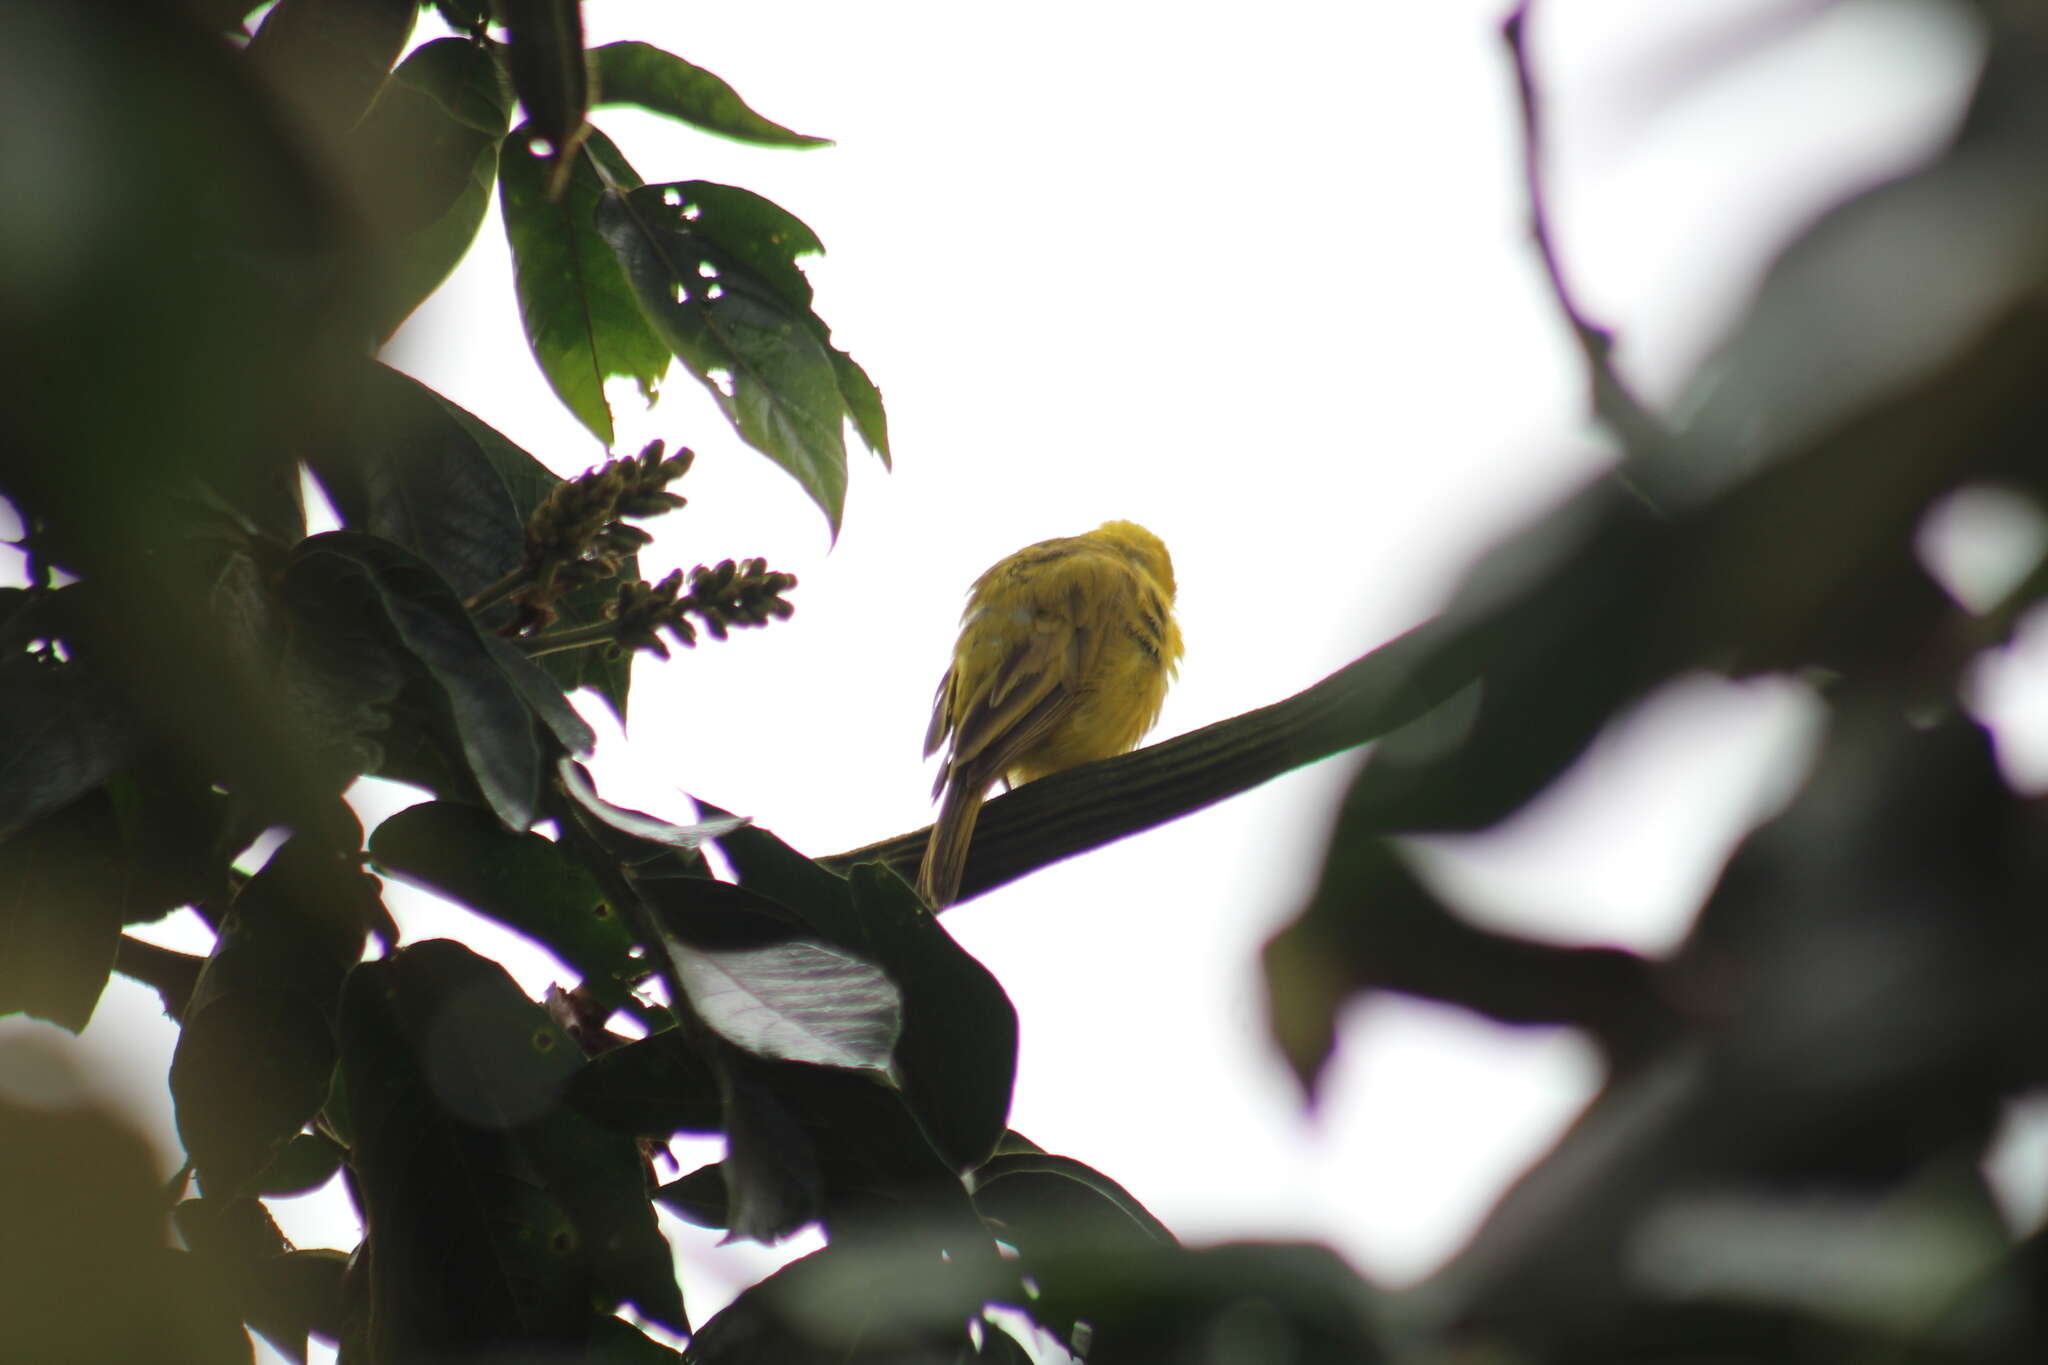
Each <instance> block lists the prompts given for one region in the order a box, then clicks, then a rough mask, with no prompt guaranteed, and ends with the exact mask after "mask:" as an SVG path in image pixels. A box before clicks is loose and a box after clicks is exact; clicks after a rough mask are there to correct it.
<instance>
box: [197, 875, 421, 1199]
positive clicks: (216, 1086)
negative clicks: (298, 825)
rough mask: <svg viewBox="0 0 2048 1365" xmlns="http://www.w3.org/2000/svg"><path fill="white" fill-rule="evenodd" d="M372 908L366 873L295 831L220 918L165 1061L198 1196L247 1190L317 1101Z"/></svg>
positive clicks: (376, 910)
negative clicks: (344, 988) (340, 1002)
mask: <svg viewBox="0 0 2048 1365" xmlns="http://www.w3.org/2000/svg"><path fill="white" fill-rule="evenodd" d="M381 914H382V901H381V900H380V898H379V890H378V884H377V882H376V879H375V878H373V877H370V876H368V875H366V874H364V873H363V872H362V871H360V870H359V869H357V868H356V867H354V866H353V863H352V860H351V859H350V858H349V857H348V856H347V855H346V854H343V855H337V854H336V853H335V852H334V851H332V850H330V849H327V848H325V847H324V846H322V845H321V844H320V843H319V842H318V841H317V840H315V839H311V838H308V837H307V836H304V835H299V836H295V837H293V838H292V839H290V840H288V841H287V842H286V843H285V844H284V846H283V847H281V848H280V849H278V851H277V852H276V853H275V854H273V855H272V856H271V859H270V861H269V862H268V863H265V864H264V866H263V869H262V870H261V871H260V872H258V873H257V874H256V875H255V876H254V877H252V878H250V879H249V881H248V882H247V883H246V884H245V885H244V886H243V887H242V889H241V892H240V893H239V894H238V895H237V896H236V897H235V901H234V904H233V906H232V907H231V908H230V910H229V912H228V914H227V915H226V916H224V917H223V918H222V920H221V926H220V936H219V939H218V940H217V942H216V943H215V945H214V950H213V954H212V955H211V956H210V957H209V958H208V959H207V962H206V967H205V969H204V970H203V971H202V972H201V973H200V976H199V981H198V984H197V985H196V986H195V987H194V988H193V992H192V999H191V1002H190V1003H189V1004H188V1005H187V1006H186V1009H185V1018H184V1028H183V1029H182V1031H181V1032H180V1033H179V1035H178V1047H177V1051H176V1053H175V1054H174V1055H173V1056H172V1059H171V1095H172V1098H173V1099H174V1100H175V1101H176V1102H177V1117H178V1134H179V1136H180V1137H181V1138H183V1139H184V1143H185V1150H186V1151H187V1152H188V1153H189V1154H190V1155H191V1157H192V1164H193V1166H194V1167H195V1168H196V1169H197V1171H198V1172H199V1178H200V1182H201V1184H202V1186H203V1187H204V1188H205V1190H206V1193H207V1196H208V1197H209V1199H212V1200H215V1201H224V1200H227V1199H231V1198H233V1197H234V1196H237V1195H241V1194H245V1193H249V1192H251V1191H253V1190H254V1189H255V1187H256V1185H257V1183H258V1181H259V1180H260V1178H261V1177H262V1175H263V1173H264V1171H265V1170H266V1169H267V1168H269V1167H270V1166H271V1164H272V1163H273V1162H274V1161H275V1160H276V1159H277V1155H278V1153H279V1151H280V1150H281V1149H282V1148H283V1147H284V1146H285V1144H286V1143H287V1142H288V1141H289V1140H290V1139H291V1138H292V1137H293V1135H295V1134H296V1133H298V1131H299V1130H300V1129H301V1128H302V1127H304V1126H305V1124H306V1123H307V1122H308V1121H309V1120H311V1119H312V1117H313V1115H314V1114H315V1113H317V1112H318V1111H319V1109H320V1106H321V1104H322V1102H324V1101H325V1099H326V1098H327V1092H328V1087H329V1084H330V1082H331V1080H332V1078H333V1071H334V1061H335V1053H334V1036H333V1018H334V1012H335V1009H336V1001H337V998H338V996H339V993H340V990H341V982H342V978H343V976H344V974H345V973H347V971H348V970H349V968H350V966H351V965H352V964H353V963H354V962H355V961H356V960H357V958H359V957H360V956H361V955H362V951H363V944H364V942H365V941H366V939H367V937H368V931H369V928H370V926H371V925H372V924H373V923H376V922H377V921H378V919H379V918H380V917H381Z"/></svg>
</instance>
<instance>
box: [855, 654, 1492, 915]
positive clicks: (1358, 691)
mask: <svg viewBox="0 0 2048 1365" xmlns="http://www.w3.org/2000/svg"><path fill="white" fill-rule="evenodd" d="M1444 631H1445V627H1444V626H1443V625H1442V624H1441V623H1440V622H1438V621H1429V622H1425V623H1423V624H1422V625H1420V626H1417V627H1415V628H1414V629H1413V630H1410V631H1409V632H1407V633H1406V634H1404V635H1400V636H1397V637H1396V638H1394V639H1393V640H1391V641H1389V642H1388V643H1386V644H1384V645H1381V646H1380V647H1379V648H1378V649H1375V650H1373V651H1372V652H1371V653H1370V654H1367V655H1365V656H1364V657H1363V658H1360V659H1356V660H1354V661H1352V662H1351V663H1349V664H1346V665H1345V666H1344V667H1343V668H1340V669H1338V670H1337V671H1336V672H1335V673H1332V674H1331V675H1330V676H1329V677H1327V678H1325V679H1323V680H1322V681H1321V682H1319V683H1317V684H1316V685H1315V686H1313V687H1311V688H1309V689H1308V690H1306V691H1304V692H1299V693H1296V694H1295V695H1294V696H1292V697H1289V698H1288V699H1287V700H1285V701H1281V702H1275V703H1274V704H1273V705H1271V706H1266V707H1261V708H1260V709H1259V710H1256V711H1249V712H1246V713H1245V714H1244V715H1241V716H1233V717H1232V718H1231V719H1229V720H1225V721H1218V722H1217V723H1216V724H1214V725H1210V726H1207V727H1205V728H1203V729H1200V730H1196V731H1195V732H1193V733H1192V734H1186V735H1182V736H1180V737H1179V738H1177V739H1170V740H1167V741H1165V742H1164V743H1161V744H1154V745H1152V746H1151V747H1149V748H1145V749H1139V750H1137V751H1136V752H1134V753H1128V754H1124V755H1122V756H1121V757H1118V758H1112V759H1106V760H1104V761H1102V762H1100V763H1089V764H1085V765H1083V766H1082V767H1079V768H1072V769H1069V770H1068V771H1066V772H1063V773H1055V774H1053V775H1052V776H1051V777H1045V778H1040V779H1039V780H1038V781H1036V782H1029V783H1026V784H1025V785H1023V786H1021V787H1019V788H1017V789H1016V790H1015V791H1013V792H1010V793H1009V794H1008V795H1005V796H1000V797H997V798H996V799H995V800H993V801H990V802H989V803H988V804H987V805H986V806H984V807H982V811H981V818H980V820H979V822H978V823H977V824H976V825H975V829H974V843H973V845H972V846H971V847H970V848H969V849H968V852H967V869H966V873H965V875H964V876H963V877H962V879H961V899H962V900H966V899H969V898H971V897H973V896H977V895H979V894H981V893H982V892H984V891H988V890H991V889H993V888H995V887H998V886H1001V885H1003V884H1005V883H1007V882H1011V881H1015V880H1016V879H1017V878H1019V877H1022V876H1024V875H1025V874H1026V873H1030V872H1036V871H1037V870H1038V869H1039V868H1042V867H1048V866H1050V865H1052V864H1053V863H1056V862H1059V861H1061V860H1062V859H1065V858H1071V857H1073V856H1074V855H1075V854H1078V853H1085V852H1087V851H1088V850H1089V849H1092V848H1100V847H1101V846H1102V845H1104V844H1107V843H1111V842H1113V841H1115V840H1117V839H1121V838H1123V837H1124V836H1126V835H1129V834H1135V833H1137V832H1138V831H1139V830H1143V829H1150V828H1152V827H1153V826H1154V825H1163V824H1165V823H1166V822H1167V821H1169V820H1172V819H1175V818H1177V817H1179V816H1182V815H1186V814H1188V813H1189V812H1191V811H1197V810H1201V809H1202V808H1203V807H1205V806H1212V805H1214V804H1215V803H1217V802H1218V801H1221V800H1224V799H1225V798H1227V797H1232V796H1236V795H1237V794H1239V793H1240V792H1246V791H1250V790H1251V789H1252V788H1253V787H1256V786H1259V785H1261V784H1262V783H1265V782H1268V781H1271V780H1272V779H1273V778H1275V777H1278V776H1280V775H1281V774H1282V773H1285V772H1289V771H1292V770H1293V769H1295V768H1299V767H1302V766H1304V765H1306V764H1309V763H1313V762H1315V761H1316V760H1317V759H1320V758H1327V757H1329V756H1330V755H1331V754H1336V753H1342V752H1343V751H1344V750H1346V749H1350V748H1355V747H1356V746H1358V745H1360V744H1364V743H1367V742H1368V741H1370V740H1374V739H1378V738H1379V737H1380V736H1381V735H1384V734H1387V733H1388V732H1389V731H1392V730H1395V729H1398V728H1399V727H1400V726H1402V725H1405V724H1407V723H1408V722H1409V721H1411V720H1414V719H1415V718H1416V717H1418V716H1420V715H1422V714H1423V713H1424V712H1426V711H1428V710H1429V709H1430V708H1431V707H1433V706H1436V705H1437V704H1438V703H1439V702H1441V701H1443V700H1444V699H1445V698H1446V697H1449V696H1450V695H1452V694H1453V693H1455V692H1456V691H1457V690H1458V689H1459V688H1461V687H1463V686H1464V685H1465V684H1466V683H1467V682H1469V681H1470V680H1471V678H1472V676H1473V674H1474V671H1475V668H1476V664H1475V663H1474V662H1473V661H1471V660H1469V659H1466V658H1465V657H1463V655H1464V652H1463V651H1452V652H1451V655H1450V656H1449V657H1446V656H1445V654H1444V652H1443V651H1442V649H1441V646H1442V644H1443V643H1444ZM930 834H931V829H930V827H929V826H927V827H926V828H924V829H920V830H914V831H912V832H911V833H909V834H899V835H897V836H896V837H895V838H893V839H885V840H882V841H881V842H880V843H875V844H869V845H867V846H866V847H864V848H856V849H851V850H849V851H847V852H845V853H837V854H834V855H832V856H831V857H828V858H822V859H820V860H819V861H820V862H822V863H823V864H824V865H825V866H827V867H829V868H831V869H833V870H834V871H839V872H843V871H845V870H846V869H847V868H850V867H852V866H853V865H854V864H855V863H864V862H881V863H887V864H888V865H889V866H891V867H893V868H895V869H896V870H897V871H898V872H900V873H902V874H903V875H904V876H905V877H907V878H913V879H914V878H915V877H916V875H917V864H918V860H919V859H920V858H922V857H923V856H924V846H925V841H926V839H927V838H928V837H929V836H930Z"/></svg>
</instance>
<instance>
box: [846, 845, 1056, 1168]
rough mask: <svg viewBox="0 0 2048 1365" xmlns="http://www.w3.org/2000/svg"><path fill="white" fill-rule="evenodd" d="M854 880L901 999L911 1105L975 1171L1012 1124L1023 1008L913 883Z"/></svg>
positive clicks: (944, 1147) (864, 918) (898, 1059)
mask: <svg viewBox="0 0 2048 1365" xmlns="http://www.w3.org/2000/svg"><path fill="white" fill-rule="evenodd" d="M848 880H849V881H850V882H851V883H852V887H853V900H854V905H855V907H856V909H857V911H858V913H859V915H860V919H861V924H862V927H863V928H864V930H865V932H866V939H865V942H864V944H863V945H862V946H863V947H864V948H865V949H866V951H867V952H868V954H869V955H870V956H871V957H873V959H874V960H875V961H876V962H878V963H879V964H881V966H882V967H883V969H884V970H885V971H887V972H888V974H889V976H890V978H891V979H892V980H894V981H896V982H897V983H898V984H899V986H900V987H901V989H902V992H903V1032H902V1036H901V1038H900V1039H899V1040H898V1042H897V1045H896V1051H895V1076H896V1080H897V1083H898V1084H899V1085H900V1086H901V1087H902V1089H903V1097H904V1100H905V1102H906V1103H907V1104H909V1106H910V1109H911V1112H912V1113H914V1114H916V1115H917V1119H918V1122H919V1123H920V1124H921V1125H923V1127H924V1130H925V1133H926V1135H927V1136H928V1137H929V1138H930V1139H931V1143H932V1145H933V1146H934V1147H936V1148H937V1149H938V1151H939V1152H940V1154H941V1155H943V1156H944V1157H945V1159H946V1161H947V1162H948V1163H949V1164H950V1165H951V1166H952V1167H953V1168H954V1169H955V1170H958V1171H966V1170H971V1169H973V1168H974V1167H976V1166H979V1165H981V1163H982V1162H984V1161H986V1160H987V1159H988V1157H989V1155H990V1153H992V1152H994V1151H995V1149H996V1144H997V1142H998V1141H999V1140H1000V1139H1001V1138H1002V1135H1003V1133H1004V1132H1005V1131H1006V1128H1007V1125H1008V1120H1009V1114H1010V1091H1011V1088H1012V1085H1013V1083H1014V1082H1015V1080H1016V1074H1017V1011H1016V1009H1015V1008H1014V1007H1013V1006H1012V1005H1011V1004H1010V997H1009V996H1008V995H1007V994H1005V993H1004V991H1003V988H1002V984H1001V983H1000V982H998V981H997V980H996V979H995V977H994V976H993V975H991V974H990V972H989V970H988V968H986V967H984V966H982V965H981V964H980V963H979V962H977V961H975V960H974V958H973V957H971V956H969V954H968V953H967V951H966V950H965V949H963V948H962V947H961V946H960V945H959V944H958V943H955V942H954V941H953V936H952V935H951V934H949V933H947V932H946V929H945V926H943V925H941V924H940V923H939V921H938V917H937V916H935V915H933V914H932V913H931V912H930V911H929V910H927V909H926V908H925V906H924V902H923V901H922V900H921V899H920V898H919V897H918V894H917V892H916V891H915V890H913V889H912V888H911V886H910V884H909V883H908V882H905V881H904V880H903V879H902V878H901V877H899V876H897V875H896V874H895V873H894V872H891V871H890V870H889V869H888V868H887V867H886V866H883V865H882V864H880V863H863V864H861V865H859V866H857V867H855V868H854V869H853V870H852V871H851V873H849V874H848Z"/></svg>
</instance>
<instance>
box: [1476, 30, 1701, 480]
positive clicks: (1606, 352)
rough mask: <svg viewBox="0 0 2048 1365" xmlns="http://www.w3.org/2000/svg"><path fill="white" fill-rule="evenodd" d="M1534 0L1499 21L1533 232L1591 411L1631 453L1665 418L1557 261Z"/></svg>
mask: <svg viewBox="0 0 2048 1365" xmlns="http://www.w3.org/2000/svg"><path fill="white" fill-rule="evenodd" d="M1533 2H1534V0H1522V3H1521V4H1519V5H1516V6H1515V10H1514V13H1512V14H1510V15H1509V16H1508V17H1507V21H1506V22H1505V23H1503V24H1502V25H1501V36H1502V37H1503V38H1504V39H1506V41H1507V45H1508V53H1509V55H1510V56H1511V57H1512V58H1513V59H1514V68H1515V93H1516V95H1517V96H1518V97H1519V99H1520V102H1521V110H1522V174H1523V184H1524V186H1525V188H1526V190H1527V193H1528V197H1529V235H1530V237H1531V238H1533V239H1534V241H1535V243H1536V251H1537V254H1538V255H1540V256H1541V257H1542V258H1543V273H1544V275H1545V276H1546V277H1547V278H1548V279H1549V281H1550V293H1551V297H1552V298H1554V299H1556V300H1557V306H1558V309H1559V311H1561V312H1562V313H1563V314H1564V318H1565V322H1566V323H1567V324H1569V325H1570V327H1571V329H1572V336H1573V337H1574V338H1575V339H1576V340H1577V341H1578V343H1579V350H1580V352H1581V353H1583V354H1584V356H1585V358H1586V371H1587V378H1588V383H1589V386H1590V389H1591V396H1592V405H1593V415H1594V416H1595V417H1597V418H1598V419H1599V420H1600V421H1601V422H1603V423H1605V424H1606V426H1607V427H1608V429H1609V430H1611V431H1612V432H1613V433H1614V434H1615V436H1616V437H1617V438H1618V439H1619V440H1620V441H1621V444H1622V449H1623V450H1624V451H1626V452H1627V453H1629V454H1631V455H1635V454H1640V453H1642V452H1643V451H1646V450H1649V449H1651V448H1653V447H1655V446H1658V445H1661V444H1662V443H1663V442H1664V440H1665V438H1666V432H1665V430H1664V424H1663V423H1662V422H1660V421H1658V420H1657V418H1656V417H1655V416H1654V415H1652V414H1651V412H1650V410H1649V409H1648V408H1646V407H1644V406H1643V404H1642V403H1641V401H1640V400H1638V399H1637V398H1636V396H1635V393H1634V391H1632V390H1631V389H1630V388H1629V387H1628V385H1627V383H1625V382H1624V381H1623V380H1622V377H1621V375H1620V374H1619V373H1618V372H1616V370H1615V368H1614V333H1613V332H1611V331H1609V330H1608V329H1607V328H1605V327H1602V326H1600V325H1599V324H1597V323H1595V322H1593V321H1592V320H1591V319H1589V318H1588V317H1587V316H1586V315H1585V313H1584V312H1582V311H1581V310H1580V308H1579V305H1578V303H1577V302H1576V301H1575V300H1574V299H1573V297H1572V291H1571V289H1570V287H1569V286H1568V285H1566V283H1565V279H1564V267H1563V266H1562V264H1561V263H1560V262H1559V259H1558V254H1557V243H1556V240H1555V239H1554V238H1553V237H1552V235H1551V231H1550V209H1549V202H1548V198H1547V196H1546V195H1545V193H1544V187H1543V111H1542V104H1541V102H1540V101H1539V100H1538V98H1537V95H1536V78H1535V75H1534V73H1533V72H1532V71H1531V69H1530V65H1529V45H1528V36H1527V31H1526V30H1527V24H1528V18H1529V8H1530V5H1531V4H1532V3H1533Z"/></svg>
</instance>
